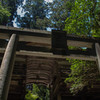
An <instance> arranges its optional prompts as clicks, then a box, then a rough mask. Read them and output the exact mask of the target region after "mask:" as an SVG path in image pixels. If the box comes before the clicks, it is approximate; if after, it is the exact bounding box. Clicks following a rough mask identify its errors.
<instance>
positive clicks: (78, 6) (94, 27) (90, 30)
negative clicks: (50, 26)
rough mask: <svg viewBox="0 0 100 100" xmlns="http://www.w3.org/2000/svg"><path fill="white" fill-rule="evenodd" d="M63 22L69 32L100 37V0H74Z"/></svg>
mask: <svg viewBox="0 0 100 100" xmlns="http://www.w3.org/2000/svg"><path fill="white" fill-rule="evenodd" d="M65 22H66V24H65V30H66V31H67V33H69V34H77V35H85V36H95V35H97V36H98V37H100V0H75V3H74V5H73V7H72V10H71V14H70V17H68V18H67V19H66V20H65Z"/></svg>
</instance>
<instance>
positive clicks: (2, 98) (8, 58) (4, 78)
mask: <svg viewBox="0 0 100 100" xmlns="http://www.w3.org/2000/svg"><path fill="white" fill-rule="evenodd" d="M18 39H19V37H18V35H16V34H12V35H11V38H10V40H9V42H8V45H7V48H6V50H5V53H4V57H3V60H2V63H1V68H0V100H7V97H8V92H9V86H10V81H11V76H12V72H13V66H14V58H15V54H16V46H17V42H18Z"/></svg>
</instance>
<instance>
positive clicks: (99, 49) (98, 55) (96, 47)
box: [95, 43, 100, 73]
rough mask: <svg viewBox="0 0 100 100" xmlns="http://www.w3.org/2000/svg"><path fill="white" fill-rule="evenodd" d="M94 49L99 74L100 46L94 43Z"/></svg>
mask: <svg viewBox="0 0 100 100" xmlns="http://www.w3.org/2000/svg"><path fill="white" fill-rule="evenodd" d="M95 49H96V55H97V60H98V67H99V73H100V45H99V43H95Z"/></svg>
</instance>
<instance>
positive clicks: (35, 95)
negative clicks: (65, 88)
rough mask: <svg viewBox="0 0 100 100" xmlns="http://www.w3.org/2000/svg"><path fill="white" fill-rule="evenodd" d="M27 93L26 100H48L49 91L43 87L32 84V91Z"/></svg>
mask: <svg viewBox="0 0 100 100" xmlns="http://www.w3.org/2000/svg"><path fill="white" fill-rule="evenodd" d="M27 91H28V93H27V94H26V96H25V99H26V100H36V99H38V100H49V95H50V93H49V89H48V88H47V87H45V86H41V85H36V84H33V89H32V90H31V91H30V90H27Z"/></svg>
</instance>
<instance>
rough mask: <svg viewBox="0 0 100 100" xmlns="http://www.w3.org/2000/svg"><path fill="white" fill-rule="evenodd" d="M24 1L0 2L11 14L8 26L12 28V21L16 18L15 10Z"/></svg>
mask: <svg viewBox="0 0 100 100" xmlns="http://www.w3.org/2000/svg"><path fill="white" fill-rule="evenodd" d="M23 1H24V0H1V5H2V6H3V7H6V8H8V10H9V12H10V13H11V16H10V17H9V20H8V25H10V26H13V22H12V21H13V20H14V19H15V17H16V16H17V8H18V6H21V5H22V2H23Z"/></svg>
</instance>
